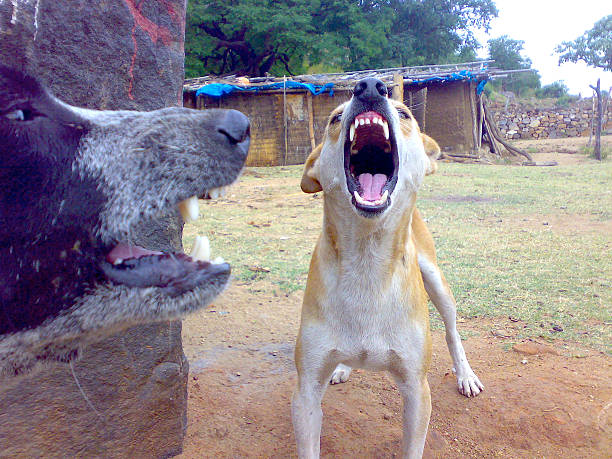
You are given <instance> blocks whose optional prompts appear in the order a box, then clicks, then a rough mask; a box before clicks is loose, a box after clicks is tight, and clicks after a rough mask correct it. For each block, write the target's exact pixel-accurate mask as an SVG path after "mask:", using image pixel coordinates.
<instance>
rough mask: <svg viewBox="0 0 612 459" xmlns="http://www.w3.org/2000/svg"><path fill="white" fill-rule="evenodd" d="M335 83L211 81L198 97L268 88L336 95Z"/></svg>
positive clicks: (199, 90)
mask: <svg viewBox="0 0 612 459" xmlns="http://www.w3.org/2000/svg"><path fill="white" fill-rule="evenodd" d="M333 87H334V84H333V83H327V84H325V85H316V84H307V83H299V82H297V81H287V82H285V83H271V84H265V85H262V86H247V87H244V86H237V85H233V84H226V83H210V84H207V85H205V86H202V87H201V88H200V89H198V90H197V91H196V97H197V96H200V95H205V96H210V97H222V96H225V95H227V94H231V93H232V92H235V91H255V92H259V91H265V90H268V89H283V88H285V89H307V90H308V91H310V92H311V93H312V94H313V95H315V96H317V95H319V94H322V93H324V92H326V91H328V92H329V95H330V96H333V95H334V90H333Z"/></svg>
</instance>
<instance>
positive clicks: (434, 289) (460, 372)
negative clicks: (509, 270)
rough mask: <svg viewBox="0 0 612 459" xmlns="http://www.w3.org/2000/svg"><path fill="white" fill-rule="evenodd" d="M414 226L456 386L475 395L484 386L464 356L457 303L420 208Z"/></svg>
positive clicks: (420, 258)
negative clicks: (441, 323)
mask: <svg viewBox="0 0 612 459" xmlns="http://www.w3.org/2000/svg"><path fill="white" fill-rule="evenodd" d="M412 229H413V232H414V237H415V241H416V246H417V252H418V261H419V269H420V270H421V275H422V276H423V284H424V285H425V291H427V294H428V295H429V299H430V300H431V302H432V303H433V304H434V306H435V307H436V309H437V310H438V312H439V313H440V315H441V316H442V320H443V321H444V327H445V328H446V344H447V345H448V350H449V352H450V355H451V357H452V359H453V365H454V366H455V372H456V375H457V387H458V389H459V392H461V393H462V394H463V395H465V396H466V397H474V396H476V395H478V394H480V392H481V391H482V390H483V389H484V386H483V385H482V383H481V382H480V380H479V379H478V376H476V374H475V373H474V371H473V370H472V368H471V367H470V364H469V363H468V360H467V357H466V355H465V350H464V349H463V345H462V344H461V337H460V336H459V332H458V331H457V303H456V302H455V297H454V296H453V292H452V291H451V289H450V287H449V286H448V283H447V282H446V279H445V278H444V274H442V271H440V268H439V267H438V264H437V262H436V251H435V246H434V242H433V238H432V236H431V233H430V232H429V230H428V229H427V226H425V222H424V221H423V218H422V217H421V215H420V213H419V211H418V209H415V211H414V214H413V217H412Z"/></svg>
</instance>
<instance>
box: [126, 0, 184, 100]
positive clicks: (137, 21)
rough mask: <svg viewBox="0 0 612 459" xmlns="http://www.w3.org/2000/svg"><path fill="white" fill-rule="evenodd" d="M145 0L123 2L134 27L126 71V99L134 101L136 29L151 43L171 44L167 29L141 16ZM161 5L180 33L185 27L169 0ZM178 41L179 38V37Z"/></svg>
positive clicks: (162, 0) (136, 48) (163, 0)
mask: <svg viewBox="0 0 612 459" xmlns="http://www.w3.org/2000/svg"><path fill="white" fill-rule="evenodd" d="M145 1H146V0H140V1H138V0H124V2H125V4H126V5H127V7H128V8H129V10H130V14H131V15H132V17H133V18H134V27H132V42H134V53H133V54H132V62H131V64H130V69H129V71H128V73H129V75H130V86H129V88H128V97H129V98H130V100H134V95H133V94H132V89H133V87H134V65H135V63H136V56H137V54H138V43H137V40H136V27H138V28H140V29H142V30H143V31H145V32H146V33H147V35H149V38H150V39H151V41H152V42H153V43H155V44H157V43H158V42H159V41H161V42H162V44H163V45H164V46H170V45H171V44H172V42H173V38H172V34H171V33H170V30H168V28H167V27H164V26H160V25H158V24H156V23H155V22H153V21H151V20H150V19H148V18H146V17H145V16H144V15H143V14H142V11H141V10H142V4H143V3H144V2H145ZM160 1H161V3H163V4H164V6H165V7H166V11H167V12H168V16H170V18H171V19H172V21H173V22H174V23H176V24H179V28H180V30H181V31H182V30H183V29H184V27H185V24H184V20H183V18H182V17H181V16H180V15H179V14H178V13H177V12H176V10H175V9H174V6H173V5H172V3H171V1H170V0H160ZM178 40H179V41H181V38H180V36H179V38H178Z"/></svg>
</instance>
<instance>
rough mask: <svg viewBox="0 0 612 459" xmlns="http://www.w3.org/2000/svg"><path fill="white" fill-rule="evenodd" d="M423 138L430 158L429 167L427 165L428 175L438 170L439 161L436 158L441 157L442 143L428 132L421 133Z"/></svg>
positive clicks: (426, 152)
mask: <svg viewBox="0 0 612 459" xmlns="http://www.w3.org/2000/svg"><path fill="white" fill-rule="evenodd" d="M421 139H422V140H423V146H424V147H425V154H427V158H429V167H427V172H426V175H431V174H433V173H434V172H436V171H437V170H438V163H436V159H438V158H439V157H440V153H441V151H442V150H440V145H438V142H436V141H435V140H434V139H432V138H431V137H429V136H428V135H427V134H423V133H421Z"/></svg>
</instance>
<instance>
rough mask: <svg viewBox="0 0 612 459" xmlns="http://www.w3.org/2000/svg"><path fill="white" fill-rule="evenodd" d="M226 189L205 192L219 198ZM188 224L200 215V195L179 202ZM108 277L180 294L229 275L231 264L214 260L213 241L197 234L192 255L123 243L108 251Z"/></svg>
mask: <svg viewBox="0 0 612 459" xmlns="http://www.w3.org/2000/svg"><path fill="white" fill-rule="evenodd" d="M223 194H224V190H223V189H214V190H210V191H208V192H206V193H204V195H203V197H205V198H211V199H216V198H217V197H219V196H222V195H223ZM178 208H179V211H180V213H181V215H182V217H183V220H184V221H185V222H186V223H189V222H192V221H195V220H197V219H198V216H199V204H198V200H197V197H195V196H192V197H191V198H189V199H186V200H185V201H182V202H181V203H179V205H178ZM101 266H102V270H103V271H104V274H105V275H106V277H108V279H110V280H111V281H113V282H115V283H117V284H122V285H126V286H128V287H138V288H147V287H157V288H159V289H161V290H162V291H163V292H164V293H165V294H167V295H169V296H178V295H181V294H183V293H185V292H188V291H191V290H193V289H195V288H197V287H199V286H201V285H204V284H208V283H211V282H214V281H217V282H218V281H219V280H221V281H223V280H224V279H227V278H229V275H230V272H231V269H230V265H229V264H227V263H225V262H224V261H223V259H222V258H221V257H217V258H215V259H214V260H212V261H211V259H210V244H209V241H208V238H207V237H206V236H196V238H195V242H194V244H193V248H192V250H191V253H190V255H186V254H184V253H163V252H159V251H154V250H149V249H146V248H144V247H139V246H137V245H134V244H129V243H127V242H120V243H118V244H117V245H115V246H114V247H113V249H112V250H111V251H110V252H108V253H107V255H106V259H105V261H103V262H102V264H101Z"/></svg>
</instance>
